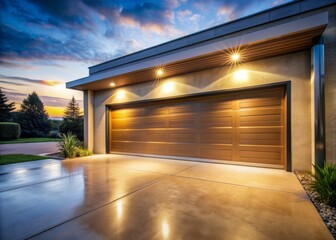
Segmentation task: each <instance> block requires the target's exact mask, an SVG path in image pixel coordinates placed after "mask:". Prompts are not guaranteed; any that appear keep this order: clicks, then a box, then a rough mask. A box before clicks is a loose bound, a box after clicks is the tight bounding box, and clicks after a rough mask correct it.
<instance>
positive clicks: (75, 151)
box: [58, 132, 92, 158]
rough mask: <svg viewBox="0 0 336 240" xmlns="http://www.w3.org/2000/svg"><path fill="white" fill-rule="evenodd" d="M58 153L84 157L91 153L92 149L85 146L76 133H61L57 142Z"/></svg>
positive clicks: (66, 155)
mask: <svg viewBox="0 0 336 240" xmlns="http://www.w3.org/2000/svg"><path fill="white" fill-rule="evenodd" d="M58 149H59V151H60V155H61V156H62V157H65V158H74V157H84V156H90V155H92V151H90V150H88V149H86V148H85V146H84V144H83V143H82V142H80V141H79V140H78V138H77V137H76V135H74V134H72V133H71V132H70V133H67V134H61V141H60V142H59V143H58Z"/></svg>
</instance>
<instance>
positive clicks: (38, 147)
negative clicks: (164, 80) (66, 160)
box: [0, 142, 57, 155]
mask: <svg viewBox="0 0 336 240" xmlns="http://www.w3.org/2000/svg"><path fill="white" fill-rule="evenodd" d="M54 152H57V142H39V143H15V144H0V155H2V154H19V153H21V154H44V153H54Z"/></svg>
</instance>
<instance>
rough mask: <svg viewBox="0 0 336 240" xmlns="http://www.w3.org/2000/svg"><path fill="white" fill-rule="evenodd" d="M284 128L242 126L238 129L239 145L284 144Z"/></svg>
mask: <svg viewBox="0 0 336 240" xmlns="http://www.w3.org/2000/svg"><path fill="white" fill-rule="evenodd" d="M282 134H283V131H282V128H278V127H277V128H240V129H238V130H237V138H238V144H239V146H240V145H241V144H245V145H282Z"/></svg>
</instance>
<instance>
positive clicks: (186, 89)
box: [94, 51, 311, 170]
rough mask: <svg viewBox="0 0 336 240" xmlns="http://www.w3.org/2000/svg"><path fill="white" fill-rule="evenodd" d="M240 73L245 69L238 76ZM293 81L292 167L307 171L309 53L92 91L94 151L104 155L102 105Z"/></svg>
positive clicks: (309, 113) (309, 121) (308, 163)
mask: <svg viewBox="0 0 336 240" xmlns="http://www.w3.org/2000/svg"><path fill="white" fill-rule="evenodd" d="M239 70H244V71H245V72H244V71H243V72H240V73H242V74H238V73H237V72H239ZM289 80H290V81H291V82H292V167H293V170H294V169H306V170H309V169H310V163H311V140H310V139H311V130H310V129H311V108H310V92H311V91H310V51H304V52H299V53H294V54H289V55H284V56H279V57H274V58H269V59H264V60H259V61H254V62H249V63H244V64H241V66H239V68H232V67H231V68H230V67H222V68H214V69H210V70H205V71H200V72H194V73H189V74H184V75H180V76H176V77H172V78H168V79H164V80H160V81H156V82H152V81H151V82H145V83H141V84H137V85H131V86H128V87H122V88H119V89H109V90H105V91H98V92H95V98H94V123H95V126H94V151H95V152H96V153H105V105H106V104H113V103H122V102H129V101H137V100H142V99H154V98H161V97H169V96H181V95H185V94H192V93H199V92H207V91H214V90H221V89H222V90H224V89H239V88H242V87H252V86H258V85H263V84H269V83H276V82H284V81H289Z"/></svg>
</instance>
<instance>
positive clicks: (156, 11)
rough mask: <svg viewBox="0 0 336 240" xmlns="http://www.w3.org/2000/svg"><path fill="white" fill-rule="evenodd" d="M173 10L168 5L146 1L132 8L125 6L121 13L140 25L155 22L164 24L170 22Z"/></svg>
mask: <svg viewBox="0 0 336 240" xmlns="http://www.w3.org/2000/svg"><path fill="white" fill-rule="evenodd" d="M172 14H173V13H172V12H171V10H170V9H169V8H168V7H165V6H162V5H158V4H156V3H150V2H145V3H142V4H136V5H135V6H134V7H132V8H123V9H122V11H121V13H120V15H121V16H122V17H126V18H131V19H132V20H134V21H135V22H137V23H139V24H140V25H144V26H146V25H148V24H155V25H160V26H164V25H167V24H170V21H171V20H172Z"/></svg>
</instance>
